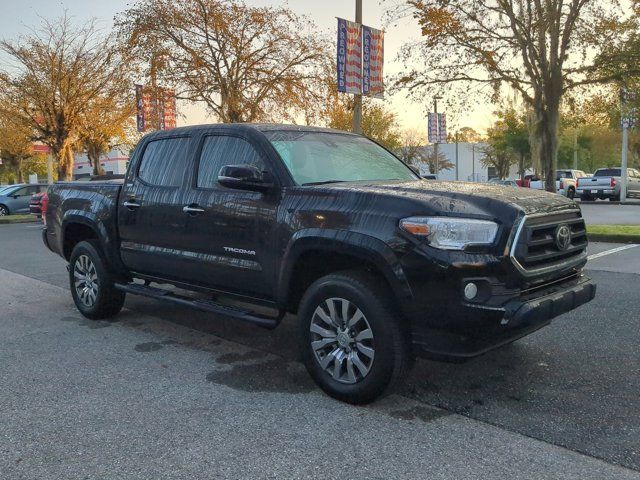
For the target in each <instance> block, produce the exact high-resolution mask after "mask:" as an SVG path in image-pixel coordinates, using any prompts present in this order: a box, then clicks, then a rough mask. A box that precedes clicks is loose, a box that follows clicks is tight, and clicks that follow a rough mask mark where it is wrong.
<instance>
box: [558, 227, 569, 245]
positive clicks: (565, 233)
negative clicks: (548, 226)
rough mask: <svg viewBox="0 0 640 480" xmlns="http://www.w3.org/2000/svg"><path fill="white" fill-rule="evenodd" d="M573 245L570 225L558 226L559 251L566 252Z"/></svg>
mask: <svg viewBox="0 0 640 480" xmlns="http://www.w3.org/2000/svg"><path fill="white" fill-rule="evenodd" d="M569 245H571V229H570V228H569V226H568V225H558V228H556V246H557V247H558V250H566V249H567V248H569Z"/></svg>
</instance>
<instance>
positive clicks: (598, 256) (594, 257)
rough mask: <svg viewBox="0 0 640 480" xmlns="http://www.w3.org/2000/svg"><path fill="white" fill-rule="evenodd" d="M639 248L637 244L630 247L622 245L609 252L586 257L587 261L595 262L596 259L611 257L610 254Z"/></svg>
mask: <svg viewBox="0 0 640 480" xmlns="http://www.w3.org/2000/svg"><path fill="white" fill-rule="evenodd" d="M635 247H640V245H638V244H637V243H633V244H631V245H622V246H621V247H616V248H612V249H611V250H605V251H604V252H600V253H594V254H593V255H589V256H588V257H587V259H588V260H595V259H596V258H600V257H604V256H606V255H611V254H612V253H618V252H622V251H624V250H629V249H630V248H635Z"/></svg>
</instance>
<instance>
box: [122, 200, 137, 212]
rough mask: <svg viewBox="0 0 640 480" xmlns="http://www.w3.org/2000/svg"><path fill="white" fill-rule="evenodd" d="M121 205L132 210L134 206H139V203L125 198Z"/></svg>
mask: <svg viewBox="0 0 640 480" xmlns="http://www.w3.org/2000/svg"><path fill="white" fill-rule="evenodd" d="M122 205H124V206H125V207H127V208H128V209H129V210H134V209H136V208H140V204H139V203H136V202H131V201H129V200H125V202H124V203H123V204H122Z"/></svg>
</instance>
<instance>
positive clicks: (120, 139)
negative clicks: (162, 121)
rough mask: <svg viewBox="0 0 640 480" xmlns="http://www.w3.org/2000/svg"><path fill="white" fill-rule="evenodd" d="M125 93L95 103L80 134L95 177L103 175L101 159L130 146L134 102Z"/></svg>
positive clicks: (98, 99)
mask: <svg viewBox="0 0 640 480" xmlns="http://www.w3.org/2000/svg"><path fill="white" fill-rule="evenodd" d="M127 93H129V92H126V91H123V92H121V95H117V96H114V95H109V96H104V97H99V98H97V99H96V100H95V101H94V102H92V105H91V108H88V109H87V110H86V112H85V115H84V121H83V122H82V124H83V127H82V129H81V132H80V136H79V140H80V145H81V146H82V148H83V149H84V151H85V152H87V157H88V159H89V164H90V165H91V166H92V167H93V174H94V175H103V174H104V169H103V168H102V167H101V166H100V157H101V156H102V155H105V154H106V153H108V152H110V151H111V149H113V148H114V147H116V146H119V145H122V144H125V143H127V141H128V137H129V135H130V133H131V131H132V130H133V127H134V121H133V115H134V114H135V102H134V99H133V97H132V95H131V94H130V93H129V94H127Z"/></svg>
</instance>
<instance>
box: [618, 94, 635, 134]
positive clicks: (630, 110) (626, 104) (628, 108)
mask: <svg viewBox="0 0 640 480" xmlns="http://www.w3.org/2000/svg"><path fill="white" fill-rule="evenodd" d="M637 100H638V92H635V91H632V90H629V89H626V88H621V89H620V113H621V115H620V126H621V127H622V128H634V127H635V126H636V124H637V123H638V108H637Z"/></svg>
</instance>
